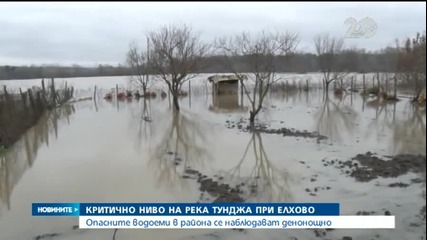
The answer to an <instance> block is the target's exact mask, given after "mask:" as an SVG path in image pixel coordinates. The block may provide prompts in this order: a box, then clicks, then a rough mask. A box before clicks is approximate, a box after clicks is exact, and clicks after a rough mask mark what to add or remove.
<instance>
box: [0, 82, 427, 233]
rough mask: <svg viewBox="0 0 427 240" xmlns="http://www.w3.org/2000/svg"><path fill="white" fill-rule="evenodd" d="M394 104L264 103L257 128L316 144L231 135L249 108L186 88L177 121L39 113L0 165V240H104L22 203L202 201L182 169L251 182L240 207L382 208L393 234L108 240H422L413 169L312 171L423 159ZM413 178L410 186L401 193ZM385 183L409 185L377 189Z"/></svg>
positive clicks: (420, 192)
mask: <svg viewBox="0 0 427 240" xmlns="http://www.w3.org/2000/svg"><path fill="white" fill-rule="evenodd" d="M85 87H86V86H85ZM106 88H107V89H109V87H106ZM83 90H85V89H83ZM199 90H200V89H199ZM85 93H87V94H89V95H90V94H91V92H90V91H89V90H88V91H86V92H84V91H83V93H82V95H84V94H85ZM404 97H405V96H401V98H402V101H399V102H397V103H393V104H387V105H381V106H379V105H377V104H375V103H372V102H369V100H363V98H362V97H361V96H360V95H359V94H357V93H353V94H349V95H347V96H345V97H344V98H335V97H334V96H331V97H329V100H327V101H325V100H324V96H323V94H322V92H321V91H315V90H313V91H311V92H309V93H306V92H303V91H301V92H291V93H274V94H271V95H270V96H268V98H267V99H266V101H265V104H264V106H265V108H264V109H263V111H262V112H261V113H260V115H259V117H258V122H262V123H267V124H268V127H269V128H273V129H278V128H282V127H286V128H289V129H295V130H300V131H304V130H306V131H308V132H314V131H317V132H319V133H320V134H321V135H324V136H326V137H327V139H325V140H319V141H318V140H317V139H315V138H303V137H292V136H286V137H284V136H282V135H280V134H266V133H260V134H252V133H249V132H244V131H241V130H242V129H244V127H245V125H244V124H241V123H239V122H240V120H241V119H247V118H248V116H249V112H248V107H249V102H248V100H247V99H246V97H245V96H243V97H242V96H240V95H239V94H236V95H231V96H225V97H214V98H213V97H212V95H211V94H210V93H206V92H204V91H201V90H200V91H195V90H194V91H193V94H192V95H191V96H190V97H188V96H187V97H184V98H181V99H180V104H181V107H182V111H181V112H180V113H179V114H176V113H174V112H173V111H172V109H171V104H170V102H169V99H168V98H165V99H161V98H160V97H157V98H155V99H151V100H146V101H144V100H142V99H141V100H139V101H137V100H131V101H122V102H118V103H117V102H115V101H112V102H108V101H105V100H103V99H98V101H96V103H95V102H94V101H82V102H77V103H73V104H70V105H67V106H64V107H62V108H59V109H56V110H54V111H53V112H50V113H49V114H46V116H44V117H43V118H42V119H41V120H40V122H39V123H38V124H37V125H36V126H34V127H33V128H31V129H30V130H29V131H28V132H27V133H26V134H25V135H24V136H22V138H21V140H20V141H19V142H18V143H16V144H15V145H14V146H13V147H12V148H11V149H10V150H9V151H8V152H7V153H6V154H5V155H4V156H2V157H1V158H0V239H1V240H15V239H16V240H27V239H28V240H29V239H36V237H37V236H42V235H45V236H44V238H39V240H44V239H67V240H68V239H69V240H71V239H73V240H74V239H84V240H101V239H112V236H113V231H112V230H79V229H73V227H74V226H75V225H77V224H78V220H77V218H70V217H45V218H43V217H32V216H31V203H33V202H196V201H210V200H209V199H200V191H199V185H198V183H197V182H196V181H194V180H192V179H187V178H183V177H182V176H183V174H184V171H185V169H186V168H192V169H197V170H198V171H201V172H203V173H204V174H206V175H209V176H214V175H218V176H223V177H224V180H225V181H227V182H229V183H230V184H233V183H237V182H242V181H246V182H251V183H256V186H257V191H256V192H255V193H253V194H248V195H246V196H245V199H246V200H247V201H251V202H256V201H262V202H270V201H271V202H287V201H289V202H317V201H318V202H340V203H341V213H342V214H344V215H355V214H356V213H357V212H358V211H368V212H374V213H373V214H374V215H375V214H377V215H384V212H385V211H390V212H391V214H392V215H395V216H396V229H393V230H379V229H378V230H377V229H371V230H351V231H350V230H345V229H341V230H334V231H328V232H327V235H326V237H320V238H316V236H315V234H314V232H313V231H312V230H286V231H280V230H274V231H273V230H269V231H265V230H251V231H245V232H237V231H232V230H224V231H214V230H119V231H118V232H117V236H116V239H117V240H126V239H128V240H131V239H132V240H134V239H158V240H178V239H201V240H203V239H230V240H231V239H233V240H239V239H286V240H287V239H293V238H291V237H297V238H298V239H307V240H308V239H342V237H343V236H352V239H353V240H354V239H361V240H362V239H363V240H365V239H371V238H372V239H396V240H400V239H401V240H405V239H408V240H412V239H425V218H424V220H423V219H421V218H422V217H420V216H419V214H420V210H421V209H422V208H423V206H425V169H424V171H422V172H421V174H419V173H407V174H404V175H402V176H399V177H398V178H378V179H374V180H372V181H370V182H357V181H356V180H355V179H354V178H351V177H349V176H347V175H345V174H342V173H341V172H340V171H339V170H338V169H336V168H334V167H330V166H324V162H322V160H323V159H327V160H335V159H337V160H342V161H346V160H349V159H351V158H352V157H354V156H356V155H357V154H360V153H366V152H368V151H370V152H373V153H375V154H378V155H380V156H386V155H396V154H400V153H409V154H421V155H424V156H425V154H426V129H425V126H426V114H425V110H422V109H419V108H416V107H414V106H413V105H412V104H411V103H410V102H409V98H404ZM233 125H234V127H233ZM239 125H242V126H239ZM240 127H241V128H242V129H239V128H240ZM177 159H178V161H179V164H177ZM313 179H315V181H313ZM414 179H420V180H419V181H415V182H416V183H412V184H409V183H411V180H414ZM396 182H403V183H408V184H409V186H407V187H404V188H392V187H389V186H388V185H389V184H391V183H396ZM412 182H414V181H412ZM315 188H316V189H318V190H316V191H315V190H314V189H315ZM307 189H308V190H307ZM424 211H425V208H424ZM424 214H425V212H424ZM424 216H425V215H424ZM46 234H57V235H56V236H53V235H52V236H48V235H46Z"/></svg>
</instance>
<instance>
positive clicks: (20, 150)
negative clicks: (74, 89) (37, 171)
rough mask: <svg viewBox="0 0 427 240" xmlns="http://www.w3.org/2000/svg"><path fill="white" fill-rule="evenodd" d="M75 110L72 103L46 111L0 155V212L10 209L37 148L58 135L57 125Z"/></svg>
mask: <svg viewBox="0 0 427 240" xmlns="http://www.w3.org/2000/svg"><path fill="white" fill-rule="evenodd" d="M74 112H75V109H74V106H73V105H65V106H63V107H61V108H57V109H54V110H52V111H50V112H48V113H46V114H45V115H44V116H42V118H41V119H40V120H39V122H38V123H37V124H36V125H35V126H34V127H32V128H31V129H29V130H28V131H27V132H26V133H25V135H23V136H22V137H21V139H20V140H19V141H18V142H17V143H15V144H14V145H13V146H12V147H11V148H10V149H9V150H8V151H7V152H6V153H5V154H4V155H2V156H0V213H1V212H2V210H3V209H4V208H7V210H10V209H11V203H10V197H11V195H12V191H13V188H14V187H15V186H16V185H17V184H18V182H19V181H20V179H21V178H22V176H23V175H24V173H25V171H27V169H28V168H30V167H32V165H33V164H34V160H35V159H36V157H37V152H38V150H39V148H40V147H41V146H42V145H43V144H46V145H47V146H49V137H50V135H51V134H54V136H55V138H57V137H58V129H59V125H60V124H61V123H62V122H66V123H67V124H69V123H70V116H71V115H72V114H73V113H74Z"/></svg>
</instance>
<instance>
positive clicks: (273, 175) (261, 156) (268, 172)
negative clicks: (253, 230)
mask: <svg viewBox="0 0 427 240" xmlns="http://www.w3.org/2000/svg"><path fill="white" fill-rule="evenodd" d="M251 158H252V160H253V162H248V161H250V159H251ZM247 164H249V166H250V167H249V171H247V170H245V168H246V166H247ZM220 175H222V176H223V177H224V179H226V180H227V181H230V182H236V183H239V184H241V185H243V186H246V187H247V188H248V191H247V192H246V193H244V194H245V195H246V196H243V197H244V199H246V200H247V201H248V202H283V201H292V194H291V192H290V190H289V189H290V187H289V185H288V184H289V181H290V173H289V172H288V171H287V170H285V169H280V168H278V167H277V166H275V165H274V163H273V161H270V159H269V156H268V154H267V151H266V150H265V148H264V144H263V141H262V136H261V134H260V133H255V132H254V133H252V136H251V138H250V140H249V142H248V144H247V145H246V148H245V151H244V152H243V156H242V158H241V159H240V160H239V162H238V163H237V165H236V166H235V167H233V168H232V169H230V170H228V171H225V172H222V173H221V174H220ZM242 183H243V184H242Z"/></svg>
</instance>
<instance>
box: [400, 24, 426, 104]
mask: <svg viewBox="0 0 427 240" xmlns="http://www.w3.org/2000/svg"><path fill="white" fill-rule="evenodd" d="M397 49H398V51H399V53H398V59H397V73H398V74H397V76H398V77H399V78H400V79H402V80H403V82H404V84H408V85H412V87H414V92H415V98H414V100H417V99H418V97H419V95H420V94H421V92H422V90H423V89H425V87H426V34H425V32H424V33H423V34H420V33H417V35H416V37H415V38H413V39H411V38H408V39H406V41H405V46H404V47H399V43H398V42H397Z"/></svg>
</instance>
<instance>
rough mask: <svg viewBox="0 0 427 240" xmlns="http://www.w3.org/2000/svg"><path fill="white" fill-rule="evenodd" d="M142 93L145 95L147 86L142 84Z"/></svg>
mask: <svg viewBox="0 0 427 240" xmlns="http://www.w3.org/2000/svg"><path fill="white" fill-rule="evenodd" d="M142 93H143V94H144V96H145V94H146V93H147V85H146V84H142Z"/></svg>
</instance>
